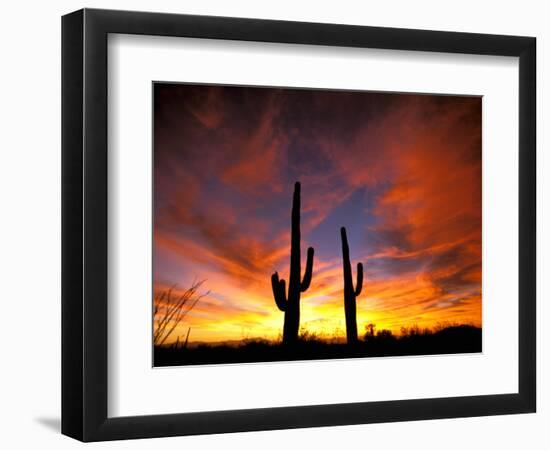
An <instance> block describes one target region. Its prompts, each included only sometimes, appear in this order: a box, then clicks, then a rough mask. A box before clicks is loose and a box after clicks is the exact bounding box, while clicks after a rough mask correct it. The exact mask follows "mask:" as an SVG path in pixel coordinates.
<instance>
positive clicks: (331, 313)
mask: <svg viewBox="0 0 550 450" xmlns="http://www.w3.org/2000/svg"><path fill="white" fill-rule="evenodd" d="M152 89H153V171H154V173H153V186H152V189H153V217H152V221H153V292H152V349H153V366H154V367H166V366H184V365H197V364H231V363H258V362H272V361H299V360H330V359H341V358H368V357H391V356H409V355H441V354H460V353H477V352H481V351H482V295H481V292H482V250H481V249H482V242H481V241H482V220H481V219H482V138H481V136H482V97H481V96H467V95H449V94H445V95H438V94H432V93H399V92H375V91H373V92H371V91H353V90H336V89H305V88H294V87H293V88H287V87H263V86H230V85H208V84H186V83H170V82H158V81H156V82H154V83H153V84H152Z"/></svg>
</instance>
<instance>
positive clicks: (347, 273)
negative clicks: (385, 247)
mask: <svg viewBox="0 0 550 450" xmlns="http://www.w3.org/2000/svg"><path fill="white" fill-rule="evenodd" d="M340 234H341V237H342V260H343V269H344V311H345V313H346V337H347V340H348V344H354V343H356V342H357V305H356V298H357V297H358V296H359V294H360V293H361V289H362V288H363V264H362V263H357V283H356V285H355V288H354V287H353V278H352V273H351V263H350V260H349V246H348V238H347V235H346V229H345V227H342V228H341V229H340Z"/></svg>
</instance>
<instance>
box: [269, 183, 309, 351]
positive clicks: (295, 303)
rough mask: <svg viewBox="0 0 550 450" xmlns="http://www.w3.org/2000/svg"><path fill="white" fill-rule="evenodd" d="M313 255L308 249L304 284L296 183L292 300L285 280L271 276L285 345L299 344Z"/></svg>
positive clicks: (293, 223)
mask: <svg viewBox="0 0 550 450" xmlns="http://www.w3.org/2000/svg"><path fill="white" fill-rule="evenodd" d="M313 253H314V251H313V248H312V247H309V248H308V249H307V262H306V271H305V273H304V278H303V279H302V280H301V281H300V277H301V273H302V267H301V254H300V183H298V182H296V184H295V185H294V196H293V199H292V217H291V240H290V278H289V281H288V296H287V293H286V283H285V280H283V279H279V274H278V273H277V272H275V273H274V274H273V275H272V276H271V287H272V289H273V297H274V298H275V303H276V304H277V306H278V307H279V309H280V310H281V311H283V312H284V313H285V319H284V326H283V343H284V344H292V343H294V342H296V341H297V340H298V330H299V328H300V293H301V292H305V291H306V290H307V289H308V288H309V285H310V283H311V274H312V271H313Z"/></svg>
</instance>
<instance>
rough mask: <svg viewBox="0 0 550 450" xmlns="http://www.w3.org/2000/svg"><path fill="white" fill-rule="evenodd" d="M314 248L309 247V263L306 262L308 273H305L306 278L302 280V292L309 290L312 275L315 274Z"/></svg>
mask: <svg viewBox="0 0 550 450" xmlns="http://www.w3.org/2000/svg"><path fill="white" fill-rule="evenodd" d="M314 253H315V252H314V250H313V247H309V248H308V249H307V262H306V271H305V273H304V278H303V279H302V282H301V283H300V290H301V291H302V292H305V291H307V290H308V288H309V285H310V284H311V275H312V272H313V254H314Z"/></svg>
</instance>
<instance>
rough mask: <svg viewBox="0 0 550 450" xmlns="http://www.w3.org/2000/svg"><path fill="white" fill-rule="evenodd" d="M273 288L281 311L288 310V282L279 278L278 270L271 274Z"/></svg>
mask: <svg viewBox="0 0 550 450" xmlns="http://www.w3.org/2000/svg"><path fill="white" fill-rule="evenodd" d="M271 289H272V290H273V298H274V299H275V303H276V304H277V307H278V308H279V309H280V310H281V311H286V302H287V300H286V283H285V280H279V274H278V273H277V272H275V273H274V274H273V275H271Z"/></svg>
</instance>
